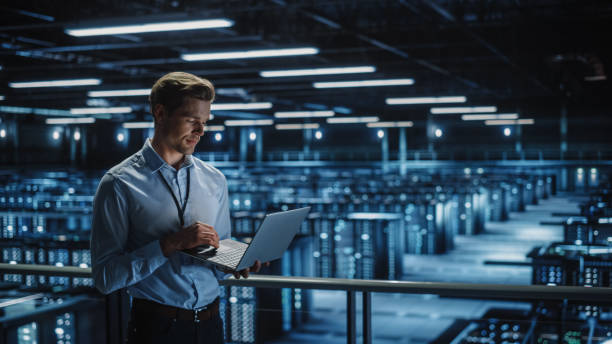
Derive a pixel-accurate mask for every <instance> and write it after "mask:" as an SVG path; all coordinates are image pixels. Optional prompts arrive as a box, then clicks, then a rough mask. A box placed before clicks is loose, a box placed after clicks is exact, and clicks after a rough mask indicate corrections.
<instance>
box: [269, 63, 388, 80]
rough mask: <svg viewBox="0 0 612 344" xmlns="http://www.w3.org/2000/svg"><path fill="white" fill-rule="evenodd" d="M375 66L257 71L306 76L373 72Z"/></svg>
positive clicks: (272, 74) (274, 75) (278, 75)
mask: <svg viewBox="0 0 612 344" xmlns="http://www.w3.org/2000/svg"><path fill="white" fill-rule="evenodd" d="M375 71H376V67H373V66H358V67H336V68H312V69H290V70H266V71H261V72H259V75H260V76H261V77H264V78H276V77H284V76H307V75H327V74H352V73H373V72H375Z"/></svg>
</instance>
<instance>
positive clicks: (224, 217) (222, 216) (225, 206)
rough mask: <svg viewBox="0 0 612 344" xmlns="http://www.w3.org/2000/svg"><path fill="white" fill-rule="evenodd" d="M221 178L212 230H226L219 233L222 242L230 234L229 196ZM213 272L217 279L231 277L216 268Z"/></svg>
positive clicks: (224, 181)
mask: <svg viewBox="0 0 612 344" xmlns="http://www.w3.org/2000/svg"><path fill="white" fill-rule="evenodd" d="M221 177H222V178H223V184H222V185H223V192H221V197H220V199H219V209H220V211H219V213H218V215H217V219H216V220H215V224H214V228H216V229H219V228H227V230H225V231H221V232H222V233H225V234H222V235H220V236H219V240H224V239H229V238H230V237H231V235H230V233H231V223H230V213H229V200H228V199H229V195H228V190H227V180H226V179H225V176H223V175H221ZM214 271H215V275H216V276H217V279H226V278H228V277H229V276H231V274H227V273H225V272H223V271H221V270H219V269H217V268H215V269H214Z"/></svg>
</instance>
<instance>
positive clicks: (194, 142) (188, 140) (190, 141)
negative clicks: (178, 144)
mask: <svg viewBox="0 0 612 344" xmlns="http://www.w3.org/2000/svg"><path fill="white" fill-rule="evenodd" d="M198 141H200V140H198V139H197V138H195V139H187V143H189V144H197V143H198Z"/></svg>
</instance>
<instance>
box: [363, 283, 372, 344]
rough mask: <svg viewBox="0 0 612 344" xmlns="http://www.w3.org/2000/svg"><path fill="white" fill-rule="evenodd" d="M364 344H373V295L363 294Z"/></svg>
mask: <svg viewBox="0 0 612 344" xmlns="http://www.w3.org/2000/svg"><path fill="white" fill-rule="evenodd" d="M362 294H363V309H362V313H363V314H362V316H363V344H372V295H370V293H369V292H367V291H364V292H363V293H362Z"/></svg>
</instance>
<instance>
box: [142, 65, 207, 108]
mask: <svg viewBox="0 0 612 344" xmlns="http://www.w3.org/2000/svg"><path fill="white" fill-rule="evenodd" d="M185 97H193V98H197V99H201V100H206V101H211V102H212V101H213V100H214V99H215V87H214V86H213V84H212V82H210V81H209V80H207V79H204V78H200V77H198V76H195V75H193V74H190V73H185V72H172V73H168V74H166V75H164V76H162V77H161V78H159V80H157V81H156V82H155V84H154V85H153V88H151V94H150V95H149V102H150V103H151V113H154V111H155V107H156V106H157V105H158V104H161V105H163V106H164V108H165V109H166V111H167V112H168V114H169V115H170V114H172V113H173V112H174V110H176V109H177V108H179V107H180V106H181V104H183V99H184V98H185Z"/></svg>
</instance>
